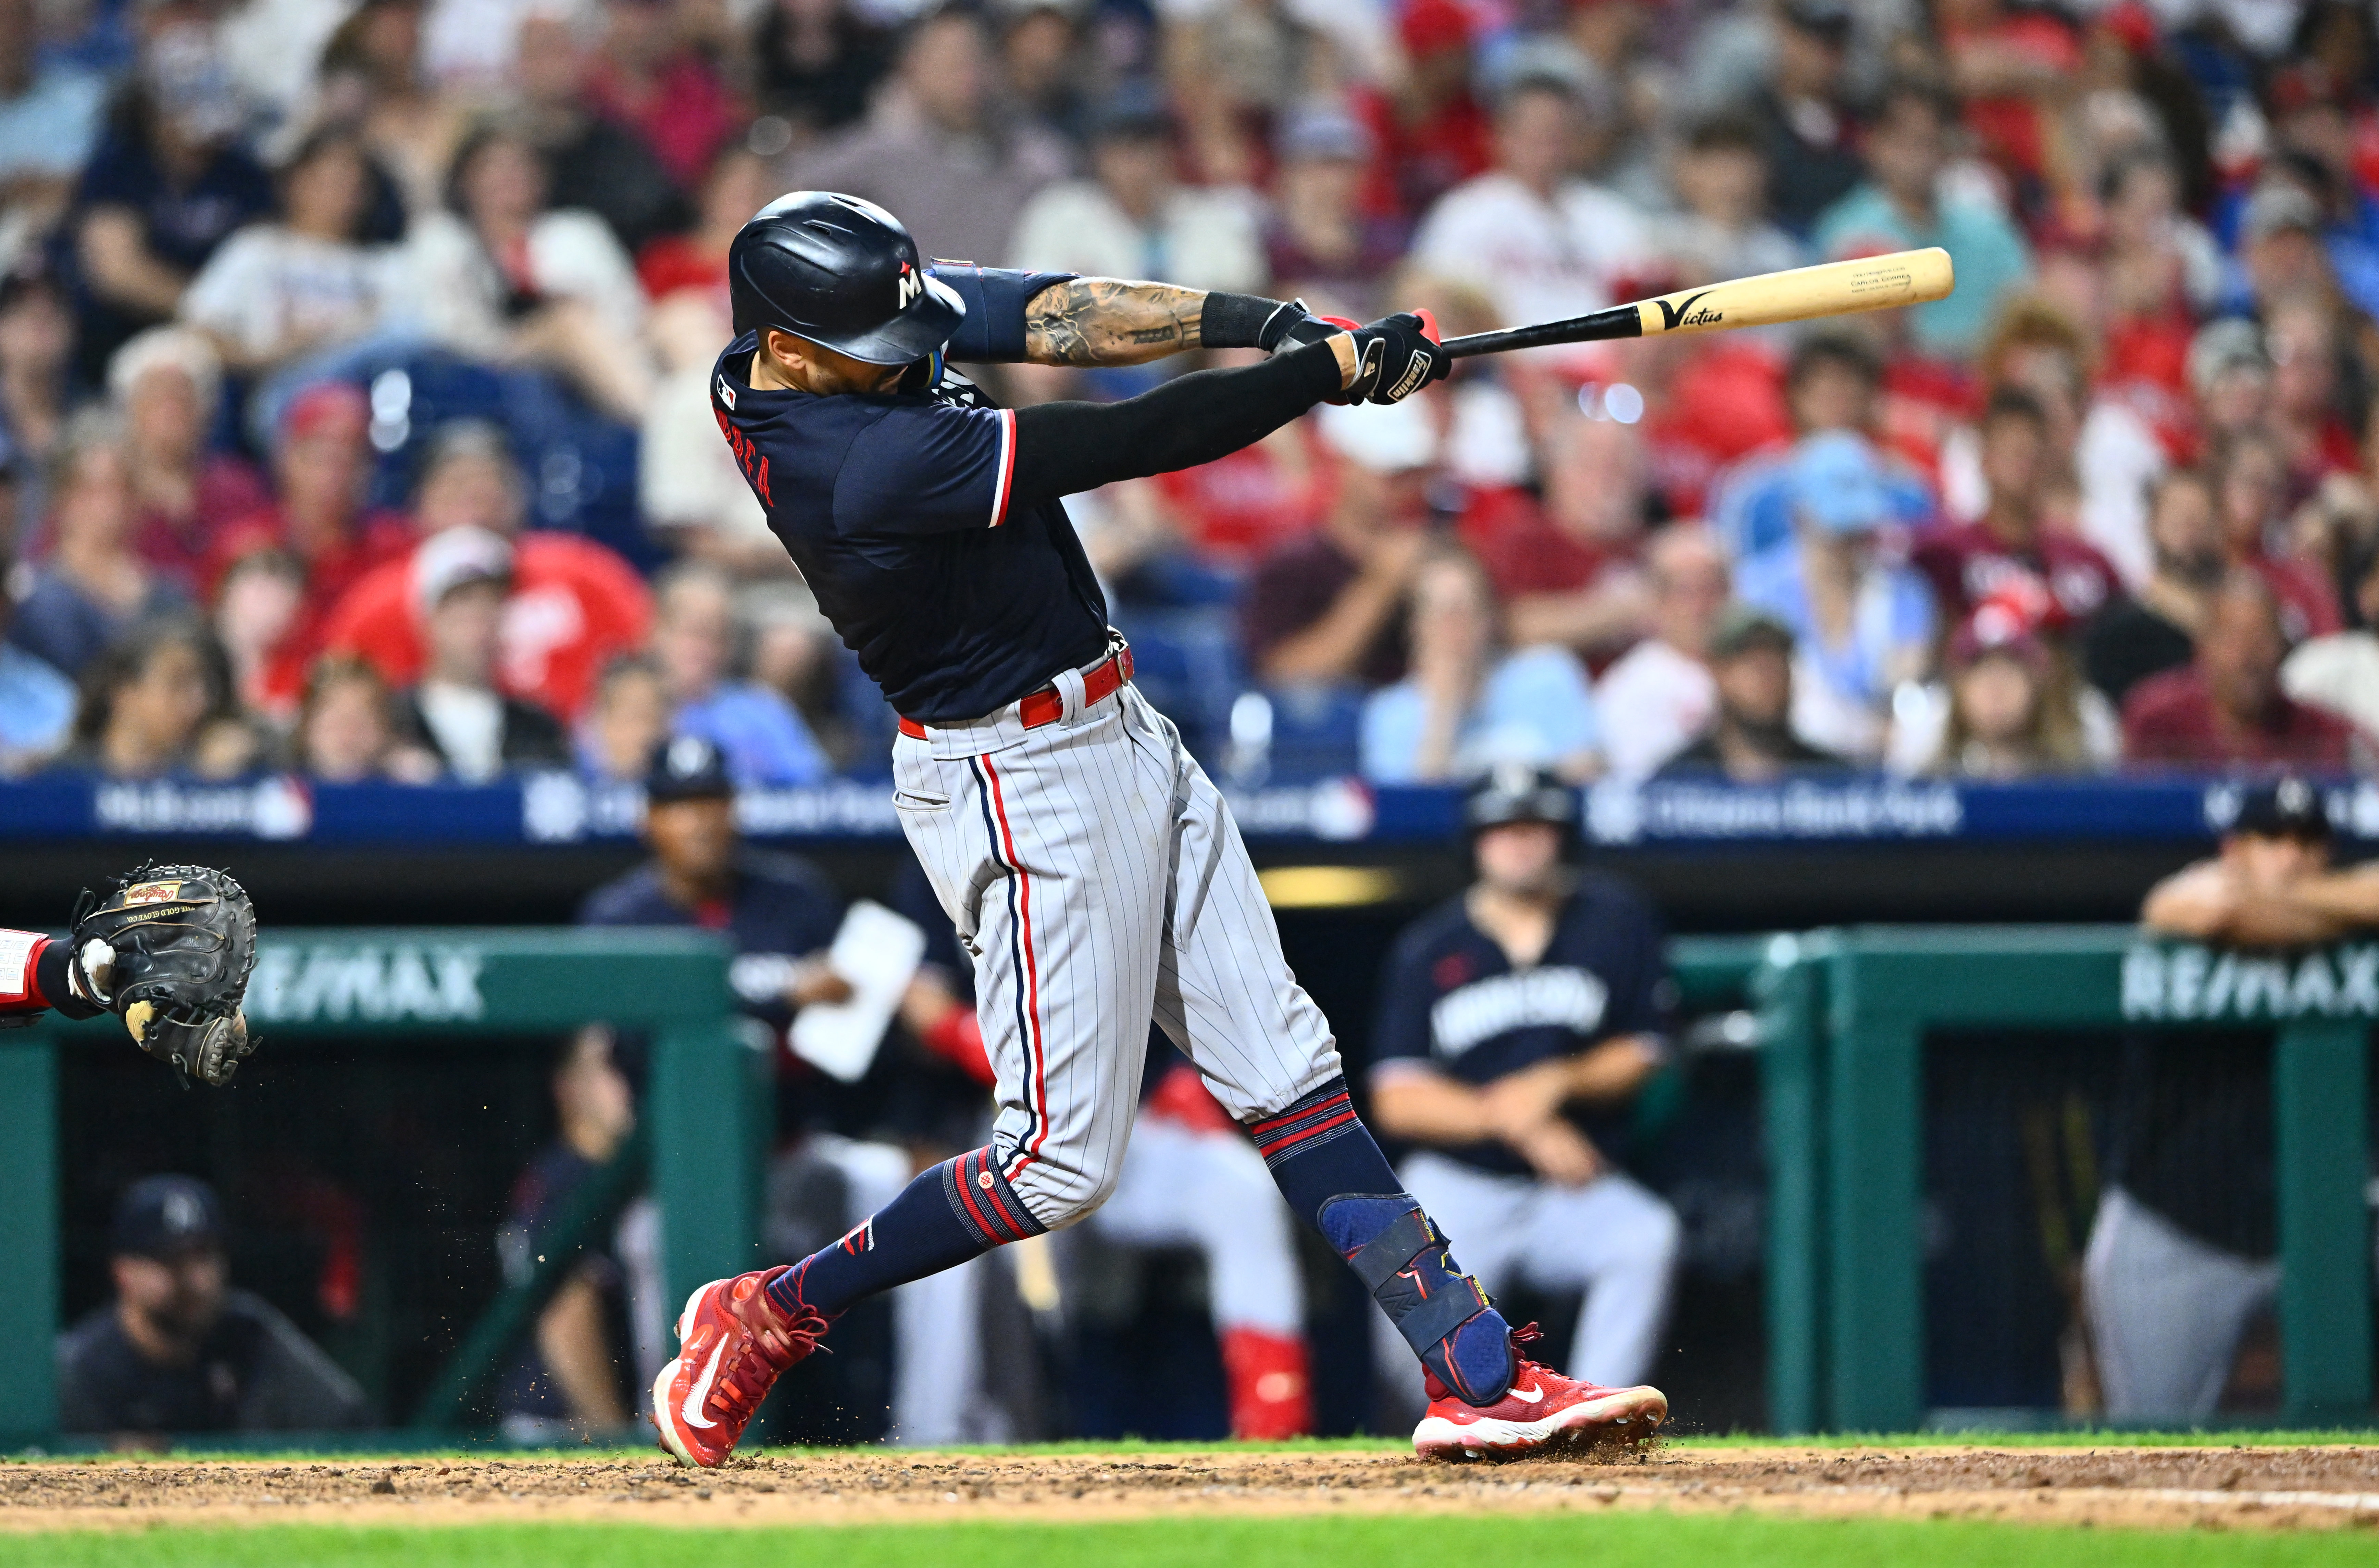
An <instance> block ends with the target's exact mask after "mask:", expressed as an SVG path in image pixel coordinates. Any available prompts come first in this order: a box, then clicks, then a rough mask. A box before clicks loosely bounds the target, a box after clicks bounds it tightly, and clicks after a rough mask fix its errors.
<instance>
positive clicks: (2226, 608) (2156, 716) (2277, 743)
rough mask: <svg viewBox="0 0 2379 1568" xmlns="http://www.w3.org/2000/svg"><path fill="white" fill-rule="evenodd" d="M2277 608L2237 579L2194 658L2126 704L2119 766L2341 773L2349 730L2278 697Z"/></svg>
mask: <svg viewBox="0 0 2379 1568" xmlns="http://www.w3.org/2000/svg"><path fill="white" fill-rule="evenodd" d="M2279 609H2280V607H2279V602H2278V600H2277V599H2276V597H2274V595H2273V593H2272V589H2271V585H2270V584H2268V583H2267V582H2266V581H2265V580H2264V578H2262V577H2260V576H2258V575H2256V574H2255V573H2252V572H2245V571H2234V572H2232V573H2230V574H2229V575H2228V577H2226V578H2224V579H2223V581H2222V585H2221V586H2220V587H2219V588H2217V589H2216V591H2215V593H2214V596H2213V597H2212V599H2211V601H2210V602H2209V603H2208V604H2207V606H2206V613H2205V624H2204V627H2203V628H2201V629H2200V631H2199V633H2198V637H2197V657H2196V658H2195V659H2194V660H2193V661H2192V662H2191V663H2189V664H2187V665H2185V666H2183V667H2181V668H2180V669H2169V670H2167V671H2166V672H2165V673H2163V674H2161V675H2152V676H2150V677H2148V678H2147V679H2146V680H2144V681H2141V682H2140V683H2139V684H2138V685H2137V686H2135V687H2133V688H2132V689H2131V695H2130V696H2129V697H2128V698H2126V699H2125V700H2124V702H2123V758H2124V760H2125V761H2126V762H2127V763H2130V764H2131V765H2132V766H2183V767H2189V766H2196V767H2216V766H2238V765H2240V764H2245V765H2249V766H2299V767H2331V768H2335V767H2344V766H2346V755H2347V742H2348V737H2349V730H2348V729H2347V727H2346V726H2345V724H2343V723H2341V722H2340V721H2339V720H2337V719H2336V718H2331V717H2330V716H2329V715H2328V714H2325V713H2324V712H2322V711H2321V710H2319V709H2317V708H2310V707H2305V706H2301V705H2300V704H2298V703H2295V702H2291V701H2290V700H2289V699H2288V697H2287V696H2286V695H2285V694H2282V692H2281V690H2280V658H2281V656H2282V655H2283V654H2285V653H2286V652H2287V651H2288V645H2287V644H2286V643H2285V642H2283V641H2282V639H2281V635H2280V616H2279Z"/></svg>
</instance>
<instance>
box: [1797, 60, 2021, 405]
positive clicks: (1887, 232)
mask: <svg viewBox="0 0 2379 1568" xmlns="http://www.w3.org/2000/svg"><path fill="white" fill-rule="evenodd" d="M1957 121H1958V115H1957V111H1956V107H1955V105H1954V104H1953V103H1951V101H1950V99H1949V98H1948V97H1947V96H1946V95H1944V94H1943V93H1942V92H1941V91H1940V90H1938V89H1937V88H1935V87H1933V86H1931V85H1929V84H1928V83H1925V82H1921V81H1917V80H1914V79H1909V78H1902V79H1900V80H1897V81H1893V82H1891V83H1890V84H1888V85H1887V86H1886V87H1885V88H1884V90H1883V96H1882V102H1881V103H1880V104H1879V105H1878V108H1877V111H1876V117H1875V122H1874V125H1873V127H1871V128H1870V129H1869V130H1868V132H1867V139H1866V166H1867V183H1866V184H1865V185H1863V186H1861V187H1859V188H1858V189H1856V190H1854V191H1853V192H1851V193H1850V194H1849V195H1848V196H1846V197H1844V198H1842V200H1840V201H1838V202H1836V203H1835V204H1834V205H1833V207H1831V208H1830V209H1829V210H1828V211H1827V212H1826V215H1825V216H1824V217H1823V218H1821V219H1820V220H1818V223H1817V250H1818V252H1819V254H1821V255H1823V256H1826V257H1829V258H1836V259H1839V258H1842V257H1850V256H1871V255H1878V254H1880V253H1882V252H1885V251H1892V250H1914V249H1916V248H1918V247H1924V246H1933V245H1938V246H1939V247H1941V248H1942V249H1944V250H1946V251H1948V252H1949V253H1950V260H1951V261H1952V262H1953V263H1954V264H1955V265H1956V267H1957V270H1958V287H1957V290H1956V292H1955V293H1953V294H1951V295H1950V296H1948V297H1946V298H1943V299H1937V300H1935V301H1933V302H1932V303H1931V304H1929V305H1917V306H1912V307H1910V308H1909V311H1908V317H1909V324H1910V332H1911V335H1912V337H1913V338H1914V343H1915V346H1916V347H1917V349H1918V350H1919V351H1920V352H1922V353H1925V354H1928V355H1932V356H1937V357H1940V358H1950V359H1962V358H1966V357H1969V356H1972V355H1973V354H1974V350H1975V349H1976V348H1977V347H1978V346H1980V344H1981V343H1982V340H1983V334H1984V333H1985V332H1987V331H1988V330H1989V327H1990V323H1991V319H1992V318H1993V317H1994V316H1996V315H1997V314H1998V313H1999V302H2000V300H2002V299H2004V298H2005V297H2006V296H2009V295H2010V294H2012V293H2014V292H2015V291H2016V290H2017V289H2018V288H2020V287H2022V286H2023V283H2024V281H2025V279H2027V278H2028V277H2030V276H2031V274H2032V253H2031V252H2030V251H2029V250H2027V249H2026V248H2025V247H2024V243H2023V238H2022V236H2020V235H2018V234H2017V233H2016V231H2015V226H2014V225H2013V224H2011V223H2009V222H2008V219H2007V215H2006V214H2005V213H2004V212H2001V211H1999V209H1998V208H1997V207H1995V206H1992V205H1990V204H1989V203H1988V202H1986V201H1980V200H1976V199H1974V198H1972V197H1967V196H1962V195H1958V194H1954V193H1952V192H1950V191H1946V190H1944V189H1942V188H1941V172H1942V169H1943V167H1944V166H1945V165H1946V164H1947V163H1948V162H1949V145H1948V144H1949V135H1950V129H1951V127H1954V126H1955V125H1956V124H1957Z"/></svg>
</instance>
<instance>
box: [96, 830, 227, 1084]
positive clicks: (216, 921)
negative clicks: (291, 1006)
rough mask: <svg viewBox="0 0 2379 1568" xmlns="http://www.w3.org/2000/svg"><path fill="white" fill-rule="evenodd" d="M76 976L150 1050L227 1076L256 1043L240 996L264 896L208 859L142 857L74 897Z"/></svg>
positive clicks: (189, 1070)
mask: <svg viewBox="0 0 2379 1568" xmlns="http://www.w3.org/2000/svg"><path fill="white" fill-rule="evenodd" d="M74 949H75V950H74V959H73V968H74V975H73V980H74V983H75V986H76V988H77V989H78V990H79V991H80V992H82V993H83V994H84V995H87V996H89V997H90V998H91V1000H93V1001H95V1002H97V1003H99V1004H100V1005H101V1006H103V1007H106V1008H108V1009H109V1010H110V1011H112V1012H114V1013H115V1014H117V1015H119V1016H120V1017H121V1018H122V1019H124V1026H125V1028H126V1029H127V1030H128V1031H130V1032H131V1035H132V1038H133V1039H134V1040H135V1041H136V1042H138V1043H139V1046H140V1048H141V1049H142V1050H143V1051H146V1052H148V1053H149V1054H150V1055H152V1056H155V1057H157V1058H158V1059H159V1060H161V1061H166V1062H171V1063H173V1064H174V1066H175V1068H177V1069H178V1070H179V1071H181V1072H182V1073H183V1074H184V1075H185V1077H186V1078H196V1079H198V1080H200V1081H201V1082H205V1083H211V1084H222V1083H227V1082H229V1081H230V1080H231V1076H232V1074H233V1073H234V1072H235V1071H237V1070H238V1067H239V1064H240V1061H241V1059H242V1058H243V1057H245V1056H247V1055H248V1053H249V1052H251V1051H253V1050H255V1049H256V1043H255V1041H254V1040H252V1039H251V1038H250V1037H249V1035H248V1020H247V1019H246V1018H245V1017H243V1016H242V1015H241V1013H240V1010H239V1007H240V1002H241V1000H242V999H243V998H244V997H246V995H248V972H249V971H251V970H253V969H254V968H255V967H256V906H255V905H254V904H252V903H250V902H249V901H248V891H247V889H245V888H243V887H240V885H239V884H238V883H237V882H235V881H234V880H232V878H231V877H230V876H229V875H228V874H225V873H223V872H220V871H215V870H212V869H210V868H209V867H206V866H192V865H144V866H141V867H140V868H139V869H138V870H136V871H134V872H133V873H132V874H130V875H128V876H126V877H123V878H121V879H119V880H118V881H117V883H116V885H115V892H114V893H112V894H110V895H109V896H108V897H106V898H105V899H101V898H98V897H96V896H94V895H93V894H92V893H91V892H90V891H89V890H88V889H86V890H85V891H84V893H83V896H82V898H81V899H79V900H78V902H77V903H76V905H75V919H74Z"/></svg>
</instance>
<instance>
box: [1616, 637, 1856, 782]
mask: <svg viewBox="0 0 2379 1568" xmlns="http://www.w3.org/2000/svg"><path fill="white" fill-rule="evenodd" d="M1709 666H1710V675H1711V677H1712V678H1713V679H1714V680H1715V681H1717V683H1718V716H1717V717H1716V718H1713V719H1711V720H1710V725H1709V729H1707V730H1703V731H1702V733H1701V736H1700V738H1699V739H1698V740H1696V741H1695V742H1693V743H1692V744H1691V745H1688V746H1687V747H1686V748H1685V750H1684V751H1682V752H1679V753H1678V754H1676V755H1674V756H1673V757H1671V758H1670V759H1669V760H1668V761H1667V762H1666V763H1664V764H1662V765H1661V766H1660V772H1659V773H1658V774H1657V775H1656V776H1655V777H1657V778H1713V777H1717V778H1726V779H1728V780H1730V781H1732V782H1733V783H1736V784H1765V783H1769V782H1770V781H1772V780H1773V779H1775V778H1778V777H1779V776H1780V775H1781V774H1784V773H1787V772H1793V771H1804V770H1808V769H1822V768H1833V769H1839V768H1843V767H1847V766H1850V765H1849V764H1848V763H1846V762H1844V761H1843V760H1842V758H1841V757H1838V756H1836V755H1834V754H1832V753H1831V752H1825V751H1819V750H1818V749H1817V747H1815V746H1813V745H1811V744H1809V742H1806V741H1804V740H1803V739H1801V737H1800V736H1799V735H1798V734H1796V733H1794V732H1793V629H1792V628H1791V627H1789V626H1787V625H1785V624H1784V623H1783V622H1782V621H1779V620H1777V619H1776V618H1775V617H1774V616H1772V615H1769V613H1768V612H1767V611H1765V610H1761V609H1753V608H1752V607H1751V606H1749V605H1741V604H1739V605H1736V606H1734V607H1733V609H1729V610H1728V611H1727V613H1726V616H1725V619H1723V620H1722V621H1720V622H1719V627H1718V630H1717V632H1716V633H1712V635H1711V637H1710V651H1709Z"/></svg>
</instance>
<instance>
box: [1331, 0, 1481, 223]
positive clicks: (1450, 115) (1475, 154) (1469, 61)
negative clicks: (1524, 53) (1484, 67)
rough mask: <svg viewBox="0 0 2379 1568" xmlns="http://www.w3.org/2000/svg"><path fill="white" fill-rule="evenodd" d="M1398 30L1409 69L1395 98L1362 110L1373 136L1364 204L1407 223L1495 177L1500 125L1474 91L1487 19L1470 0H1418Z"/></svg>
mask: <svg viewBox="0 0 2379 1568" xmlns="http://www.w3.org/2000/svg"><path fill="white" fill-rule="evenodd" d="M1396 29H1397V32H1398V34H1399V35H1400V36H1401V38H1402V39H1403V42H1404V46H1405V57H1406V60H1407V63H1408V68H1407V71H1406V73H1405V78H1404V81H1403V82H1402V83H1401V84H1400V86H1399V87H1398V88H1397V90H1396V91H1395V95H1394V96H1393V97H1391V98H1381V97H1377V96H1367V97H1364V98H1362V99H1359V101H1358V103H1357V109H1358V112H1359V114H1361V115H1363V117H1364V119H1365V120H1366V121H1367V122H1368V123H1369V125H1370V127H1371V141H1372V150H1371V151H1372V156H1371V173H1370V175H1368V176H1367V178H1366V179H1365V182H1364V191H1363V205H1364V207H1365V209H1366V210H1367V211H1371V212H1372V213H1375V214H1378V215H1381V216H1400V217H1403V218H1405V219H1407V221H1409V220H1410V219H1413V218H1416V217H1418V216H1419V215H1420V214H1421V213H1423V212H1426V211H1429V209H1430V207H1431V204H1432V203H1433V202H1435V201H1436V200H1437V199H1438V198H1439V197H1441V196H1443V195H1444V194H1445V193H1446V192H1447V191H1449V190H1452V189H1453V188H1454V187H1455V186H1458V185H1460V184H1461V183H1462V182H1463V181H1465V180H1467V179H1471V178H1474V177H1476V176H1478V175H1483V174H1485V173H1486V172H1487V166H1488V164H1489V163H1491V162H1492V161H1493V156H1494V142H1495V127H1494V122H1493V120H1492V119H1491V116H1490V115H1488V113H1487V111H1486V109H1485V108H1484V107H1482V106H1481V105H1480V103H1479V99H1478V96H1477V94H1475V93H1474V92H1473V91H1472V90H1471V82H1472V80H1473V79H1474V78H1475V76H1476V71H1475V68H1474V67H1475V66H1476V63H1477V62H1476V58H1475V50H1476V47H1477V44H1478V41H1479V18H1478V17H1477V15H1476V14H1475V13H1473V12H1472V10H1471V9H1470V7H1469V6H1466V5H1464V4H1462V0H1412V3H1411V4H1410V5H1407V6H1406V7H1405V10H1404V16H1403V18H1401V19H1400V20H1399V21H1398V22H1397V24H1396Z"/></svg>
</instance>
